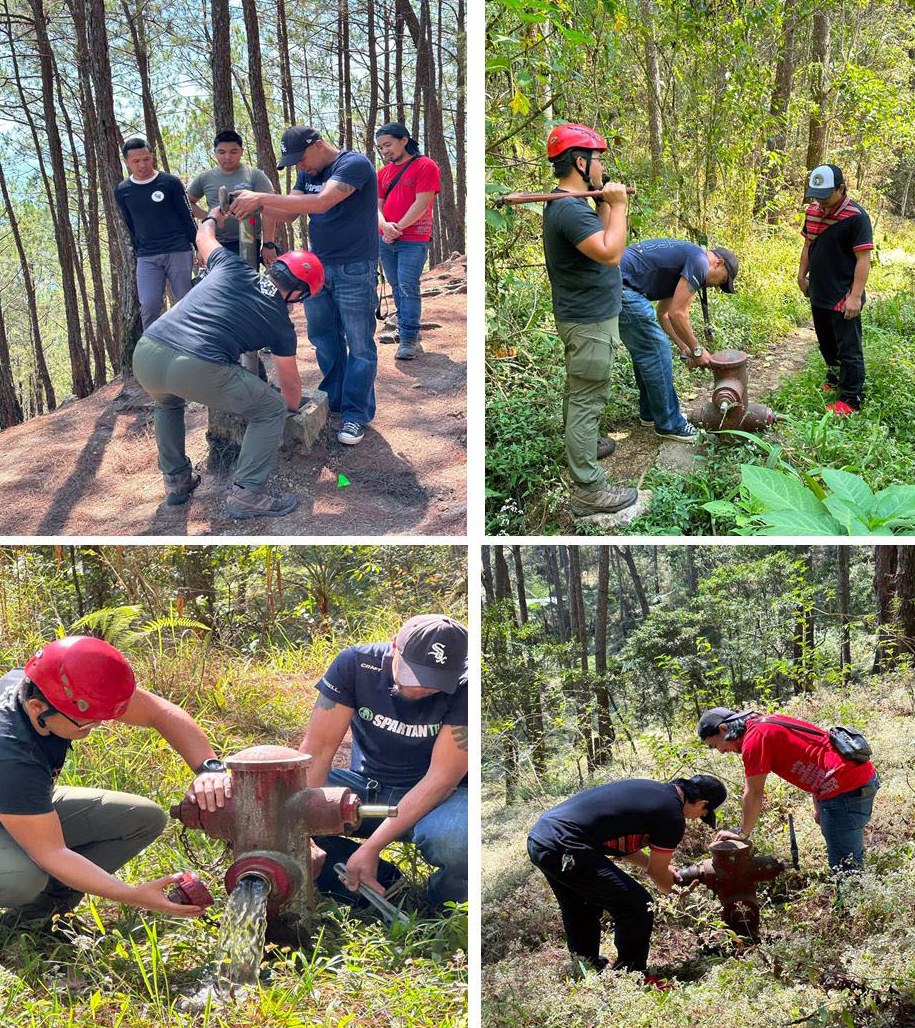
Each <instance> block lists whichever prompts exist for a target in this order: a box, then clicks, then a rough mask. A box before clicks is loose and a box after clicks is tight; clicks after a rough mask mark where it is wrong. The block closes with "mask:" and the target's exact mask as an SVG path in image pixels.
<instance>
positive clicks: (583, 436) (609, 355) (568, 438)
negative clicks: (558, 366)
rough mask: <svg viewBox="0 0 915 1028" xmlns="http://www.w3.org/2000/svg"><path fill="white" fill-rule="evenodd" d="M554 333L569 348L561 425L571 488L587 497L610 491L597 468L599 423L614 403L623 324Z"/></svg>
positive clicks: (575, 326)
mask: <svg viewBox="0 0 915 1028" xmlns="http://www.w3.org/2000/svg"><path fill="white" fill-rule="evenodd" d="M556 330H557V331H558V332H559V338H560V339H561V340H562V342H563V345H564V346H565V360H566V382H565V390H564V392H563V397H562V419H563V422H564V424H565V444H566V463H567V464H568V467H569V475H570V477H571V479H572V485H573V487H576V488H577V489H578V490H580V491H581V492H583V493H588V492H592V491H595V490H598V489H603V488H605V487H606V485H607V476H606V475H605V474H604V470H603V468H602V467H601V466H600V464H598V463H597V443H598V440H599V438H600V432H599V429H598V420H599V418H600V415H601V412H602V411H603V409H604V407H606V405H607V401H608V400H609V399H610V372H611V371H612V370H613V359H614V357H615V356H616V348H617V347H618V346H619V345H620V333H619V319H618V318H608V319H607V320H606V321H596V322H592V323H590V324H581V323H579V322H575V321H557V322H556Z"/></svg>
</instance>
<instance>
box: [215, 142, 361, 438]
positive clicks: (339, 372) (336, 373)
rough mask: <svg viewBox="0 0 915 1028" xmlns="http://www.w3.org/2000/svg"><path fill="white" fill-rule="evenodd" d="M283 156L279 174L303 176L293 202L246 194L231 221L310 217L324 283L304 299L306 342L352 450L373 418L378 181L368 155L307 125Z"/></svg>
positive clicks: (312, 240) (292, 195) (240, 196)
mask: <svg viewBox="0 0 915 1028" xmlns="http://www.w3.org/2000/svg"><path fill="white" fill-rule="evenodd" d="M280 150H281V151H282V159H281V160H280V163H279V165H278V167H279V168H290V167H292V166H293V165H295V167H296V169H297V171H298V173H299V174H298V177H297V178H296V181H295V188H294V189H293V190H292V191H291V192H290V194H289V195H288V196H275V195H269V196H265V195H264V194H263V193H253V192H251V191H250V190H247V189H243V190H241V191H240V192H238V193H236V194H234V196H235V202H234V203H233V204H232V214H233V215H235V216H238V217H244V216H245V215H249V214H253V213H255V212H256V211H258V210H263V211H265V212H267V213H269V214H270V215H271V216H272V217H274V218H275V219H276V220H278V221H294V220H295V219H296V218H297V217H298V216H299V215H300V214H307V215H308V233H309V244H310V246H311V248H312V250H314V252H315V253H316V254H317V255H318V257H320V258H321V261H322V262H323V264H324V269H325V276H326V281H325V286H324V290H323V292H322V293H321V295H320V296H317V297H311V298H309V299H306V300H305V304H304V306H305V316H306V318H307V320H308V338H309V339H310V340H311V344H312V346H314V348H315V351H316V355H317V358H318V366H319V367H320V368H321V372H322V374H323V375H324V378H323V380H322V382H321V384H320V386H319V387H318V388H319V389H321V390H323V391H324V392H325V393H327V399H328V404H329V406H330V410H331V412H332V413H335V414H339V415H340V422H341V425H340V431H339V432H338V433H337V439H338V440H339V441H340V442H341V443H346V444H347V445H349V446H354V445H355V444H356V443H360V442H362V439H363V437H364V436H365V427H366V425H368V423H369V422H370V421H371V420H372V418H374V416H375V372H376V370H377V367H378V354H377V351H376V348H375V308H376V306H377V304H378V297H377V291H376V281H377V265H378V177H377V175H376V174H375V166H374V165H373V164H372V162H371V161H370V160H369V159H368V157H366V156H365V154H360V153H356V152H355V151H353V150H340V149H338V148H337V147H335V146H332V145H331V144H330V143H328V142H326V141H325V140H324V139H322V138H321V136H320V134H319V133H318V132H317V131H316V130H315V129H313V128H309V127H307V126H302V125H294V126H293V127H292V128H288V129H286V131H285V132H284V133H283V138H282V140H281V142H280Z"/></svg>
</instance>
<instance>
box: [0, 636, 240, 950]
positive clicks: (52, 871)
mask: <svg viewBox="0 0 915 1028" xmlns="http://www.w3.org/2000/svg"><path fill="white" fill-rule="evenodd" d="M105 721H118V722H120V723H122V724H126V725H136V726H138V727H143V728H154V729H155V730H156V731H157V732H158V733H159V734H160V735H161V736H162V737H163V738H164V739H165V740H166V741H167V742H168V743H169V745H171V747H172V748H173V749H174V750H176V751H177V752H178V753H179V754H180V755H181V756H182V757H183V758H184V760H185V761H186V762H187V764H188V765H189V766H190V767H191V768H193V769H194V771H195V773H196V777H195V778H194V781H193V783H192V785H191V787H190V789H189V790H188V797H189V798H190V799H191V800H192V801H193V802H195V803H199V804H200V805H201V806H204V807H206V809H207V810H210V811H212V810H215V809H216V808H217V807H221V806H223V805H224V804H225V801H226V799H227V797H229V796H230V795H231V779H230V778H229V776H228V775H227V774H226V773H225V765H224V764H222V762H221V761H219V760H217V759H216V755H215V753H214V752H213V748H212V746H211V745H210V744H209V742H208V741H207V738H206V735H204V733H203V730H202V729H201V728H200V726H199V725H198V724H197V723H196V722H195V721H194V719H193V718H192V717H191V716H190V715H189V714H187V713H185V712H184V711H183V710H182V709H181V708H180V707H177V706H175V704H173V703H169V702H168V701H167V700H164V699H162V698H161V697H160V696H155V695H154V694H153V693H150V692H147V691H146V690H145V689H139V688H137V686H136V681H135V679H134V674H133V670H132V669H131V667H130V665H129V664H128V662H127V660H126V659H125V658H124V656H123V655H122V654H121V653H120V652H119V651H118V650H116V649H115V648H114V647H113V646H111V645H110V644H109V643H106V642H104V641H103V640H101V639H95V638H92V637H89V636H80V635H75V636H68V637H66V638H63V639H56V640H54V641H53V642H51V643H48V645H47V646H45V647H43V648H42V649H41V650H39V651H38V652H37V653H36V654H35V656H33V657H32V658H31V659H30V660H29V661H28V662H27V663H26V665H25V668H20V669H16V670H13V671H10V672H8V673H7V674H6V675H4V676H3V677H2V678H0V907H5V908H7V911H8V912H7V914H6V915H4V918H3V923H4V925H5V926H7V927H10V926H13V925H16V926H23V927H25V928H26V929H27V930H31V929H33V928H36V929H40V928H41V927H43V926H45V925H47V924H48V923H49V922H50V921H51V919H52V918H53V916H54V915H55V914H58V915H63V914H67V913H69V912H70V911H72V910H73V909H74V908H75V907H76V905H77V904H78V903H79V901H80V900H81V899H82V898H83V895H84V894H85V893H89V894H90V895H92V896H102V897H105V898H106V899H112V900H117V901H118V902H120V903H125V904H127V905H128V906H133V907H140V908H142V909H144V910H156V911H159V912H161V913H166V914H172V915H174V916H177V917H196V916H198V915H199V914H200V913H201V912H202V908H201V907H199V906H192V905H182V904H178V903H173V902H172V901H171V900H170V899H168V897H167V896H166V895H165V890H166V889H167V888H168V886H169V885H171V884H172V882H174V881H175V880H176V879H177V878H178V877H179V875H177V874H172V875H166V876H164V877H163V878H157V879H155V880H154V881H151V882H143V883H140V884H138V885H128V884H127V883H126V882H124V881H122V880H121V879H119V878H115V877H114V872H115V871H117V870H118V869H119V868H121V867H123V865H124V864H126V863H127V861H128V860H130V859H132V858H133V857H135V856H136V855H137V854H138V853H140V852H141V851H142V850H144V849H145V848H146V847H147V846H148V845H149V844H150V843H151V842H152V841H153V840H154V839H155V838H156V837H157V836H158V835H159V834H160V833H161V832H162V830H163V828H164V827H165V823H166V815H165V812H164V811H163V810H162V809H161V808H160V807H159V806H158V805H157V804H155V803H153V802H152V801H151V800H148V799H146V798H144V797H142V796H134V795H130V794H128V793H122V792H112V791H109V790H102V789H91V788H78V787H70V786H58V785H57V784H56V783H57V777H58V775H59V774H60V771H61V769H62V767H63V764H64V761H65V760H66V757H67V754H68V753H69V751H70V747H71V746H72V744H73V743H74V742H75V741H77V740H79V739H85V738H86V736H87V735H88V734H89V733H90V732H91V731H92V730H93V729H95V728H96V727H97V726H98V725H100V724H101V723H102V722H105Z"/></svg>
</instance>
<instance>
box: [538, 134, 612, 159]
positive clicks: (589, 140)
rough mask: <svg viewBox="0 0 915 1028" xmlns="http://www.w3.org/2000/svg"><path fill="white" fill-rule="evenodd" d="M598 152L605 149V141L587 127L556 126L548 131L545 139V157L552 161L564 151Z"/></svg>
mask: <svg viewBox="0 0 915 1028" xmlns="http://www.w3.org/2000/svg"><path fill="white" fill-rule="evenodd" d="M573 147H574V148H575V149H578V150H600V151H602V152H603V151H604V150H606V149H607V140H606V139H604V137H603V136H599V135H598V134H597V133H596V132H595V131H594V129H592V128H588V126H587V125H557V126H556V128H554V129H550V134H549V135H548V136H547V137H546V155H547V157H548V158H549V159H550V160H551V161H554V160H556V158H557V157H558V156H559V155H560V154H563V153H565V152H566V150H571V149H573Z"/></svg>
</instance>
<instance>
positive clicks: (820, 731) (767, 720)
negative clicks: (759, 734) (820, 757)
mask: <svg viewBox="0 0 915 1028" xmlns="http://www.w3.org/2000/svg"><path fill="white" fill-rule="evenodd" d="M761 722H762V724H764V725H781V727H782V728H788V729H790V730H791V731H794V732H803V733H804V735H817V736H821V737H822V738H823V739H824V741H825V742H827V743H829V742H830V738H829V732H827V731H826V729H825V728H817V727H813V728H805V727H804V726H803V725H793V724H791V722H790V721H779V720H778V718H774V717H764V718H762V719H761Z"/></svg>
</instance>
